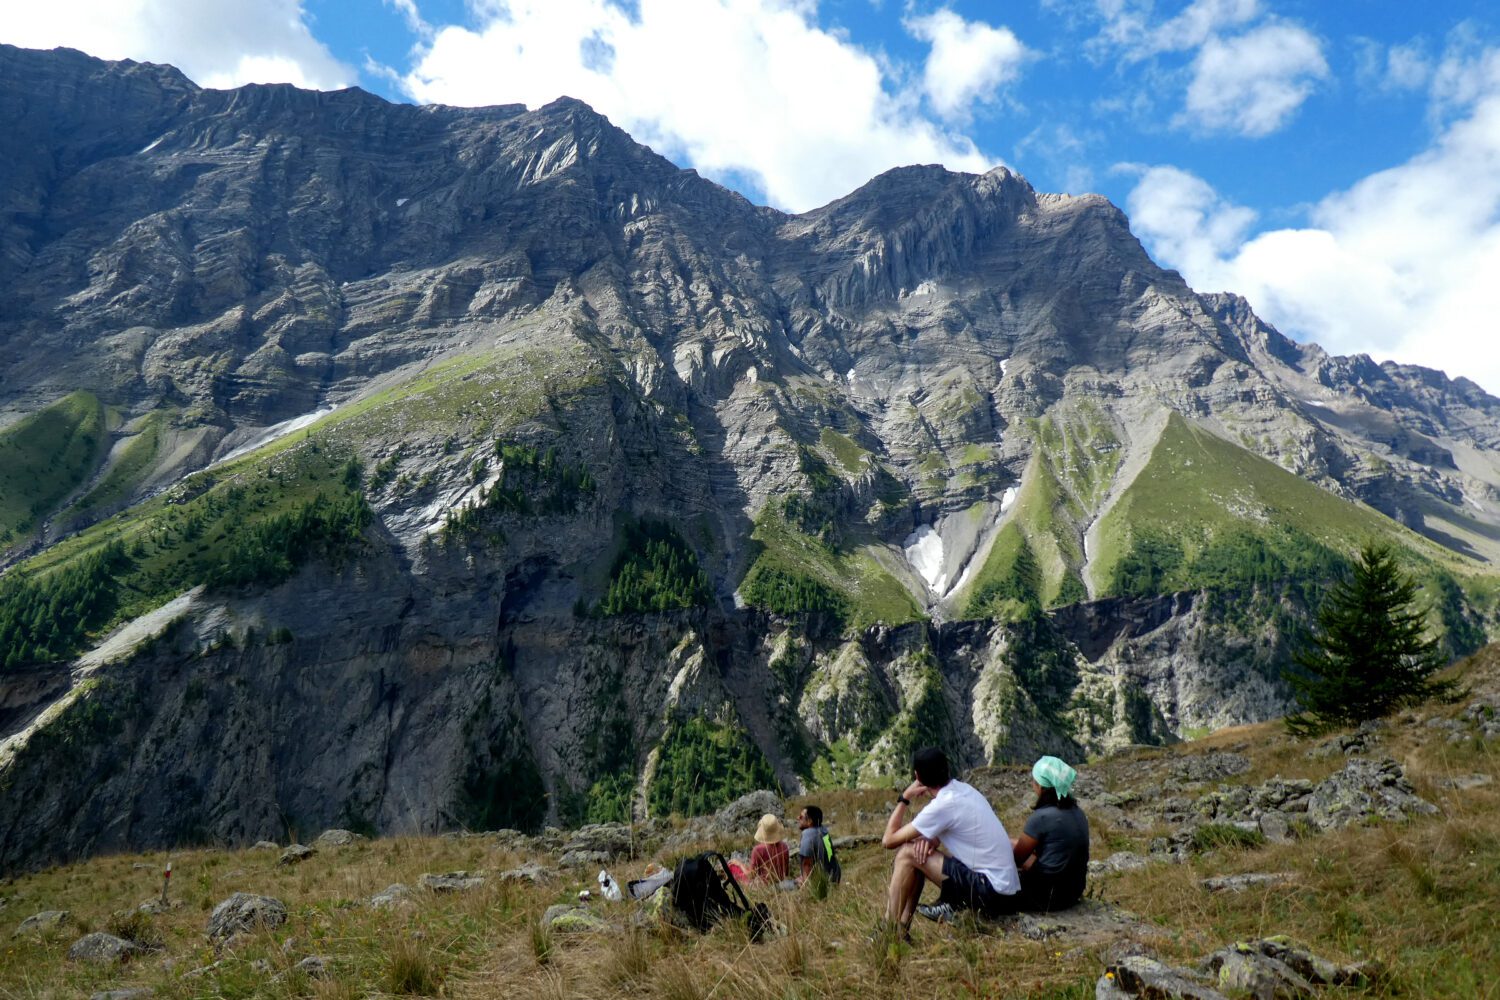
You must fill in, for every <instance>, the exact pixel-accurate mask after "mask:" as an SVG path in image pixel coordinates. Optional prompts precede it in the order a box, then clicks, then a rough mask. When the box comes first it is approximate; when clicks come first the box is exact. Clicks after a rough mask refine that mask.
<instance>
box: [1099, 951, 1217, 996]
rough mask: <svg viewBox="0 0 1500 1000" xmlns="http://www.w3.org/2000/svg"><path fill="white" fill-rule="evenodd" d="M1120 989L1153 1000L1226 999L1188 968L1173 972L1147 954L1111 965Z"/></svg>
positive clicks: (1170, 968)
mask: <svg viewBox="0 0 1500 1000" xmlns="http://www.w3.org/2000/svg"><path fill="white" fill-rule="evenodd" d="M1109 972H1112V973H1114V981H1115V983H1116V986H1117V988H1118V989H1119V990H1120V991H1121V992H1123V993H1124V994H1125V995H1126V996H1130V997H1150V998H1152V1000H1227V998H1226V997H1225V996H1224V994H1222V993H1220V992H1219V991H1218V990H1216V989H1213V988H1211V987H1209V986H1206V985H1204V984H1203V983H1201V982H1199V981H1198V979H1197V977H1196V976H1195V975H1194V974H1193V973H1192V972H1189V971H1188V970H1186V969H1174V968H1172V967H1171V966H1169V965H1163V964H1162V963H1161V962H1158V961H1156V960H1155V959H1151V958H1147V957H1146V956H1145V955H1132V956H1130V957H1129V958H1125V959H1122V960H1120V961H1119V962H1118V963H1116V964H1114V965H1112V966H1110V968H1109Z"/></svg>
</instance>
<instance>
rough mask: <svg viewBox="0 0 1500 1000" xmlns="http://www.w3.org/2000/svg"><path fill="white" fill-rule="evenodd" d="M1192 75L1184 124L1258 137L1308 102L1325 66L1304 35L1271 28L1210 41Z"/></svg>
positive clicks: (1294, 29)
mask: <svg viewBox="0 0 1500 1000" xmlns="http://www.w3.org/2000/svg"><path fill="white" fill-rule="evenodd" d="M1192 72H1193V79H1192V82H1191V83H1189V84H1188V89H1187V105H1186V110H1185V112H1184V115H1183V120H1185V121H1187V122H1189V123H1191V124H1194V125H1198V126H1201V127H1204V128H1207V129H1211V130H1218V131H1232V132H1238V133H1240V134H1241V135H1246V136H1263V135H1269V134H1271V133H1272V132H1275V131H1276V130H1277V129H1279V128H1281V126H1282V125H1284V124H1285V123H1286V121H1287V119H1288V118H1290V117H1291V115H1292V114H1293V112H1295V111H1296V110H1297V108H1299V107H1300V106H1301V105H1302V102H1303V101H1305V100H1307V98H1308V96H1309V95H1311V94H1312V92H1313V88H1314V87H1315V85H1316V84H1317V82H1318V81H1319V80H1322V79H1325V78H1326V77H1327V76H1328V63H1327V61H1326V60H1325V59H1324V58H1323V48H1322V46H1321V45H1320V44H1319V43H1318V40H1317V39H1316V38H1314V37H1313V36H1312V34H1311V33H1310V32H1308V31H1307V30H1306V29H1304V28H1301V27H1298V26H1297V25H1293V24H1282V23H1274V24H1264V25H1261V26H1260V27H1258V28H1254V29H1252V30H1250V31H1248V32H1246V33H1245V34H1243V35H1237V36H1235V37H1233V38H1227V39H1226V38H1219V37H1217V36H1215V37H1210V38H1209V39H1208V40H1207V41H1205V42H1204V43H1203V46H1202V48H1200V49H1199V50H1198V55H1197V57H1196V58H1195V59H1194V60H1193V67H1192Z"/></svg>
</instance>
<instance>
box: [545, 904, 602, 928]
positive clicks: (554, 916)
mask: <svg viewBox="0 0 1500 1000" xmlns="http://www.w3.org/2000/svg"><path fill="white" fill-rule="evenodd" d="M542 926H543V927H546V928H549V929H551V930H554V931H557V932H558V933H560V934H577V933H584V932H590V931H603V930H608V929H609V924H608V923H606V922H605V921H604V919H603V918H602V917H600V916H599V915H598V914H596V913H594V912H593V911H592V910H590V909H589V908H588V907H586V906H573V905H570V904H568V903H558V904H556V905H555V906H549V907H547V912H546V913H544V914H542Z"/></svg>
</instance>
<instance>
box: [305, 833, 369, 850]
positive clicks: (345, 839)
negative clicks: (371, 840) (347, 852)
mask: <svg viewBox="0 0 1500 1000" xmlns="http://www.w3.org/2000/svg"><path fill="white" fill-rule="evenodd" d="M364 839H365V838H364V837H361V836H360V835H359V834H357V833H354V832H352V831H350V830H324V831H323V832H322V833H320V834H319V835H318V839H317V840H315V841H313V844H314V845H316V846H317V847H348V846H349V845H350V844H354V843H357V842H359V841H361V840H364Z"/></svg>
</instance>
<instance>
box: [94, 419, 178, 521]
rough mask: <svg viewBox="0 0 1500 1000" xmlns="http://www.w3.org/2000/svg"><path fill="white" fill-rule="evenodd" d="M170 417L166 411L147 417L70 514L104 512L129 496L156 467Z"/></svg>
mask: <svg viewBox="0 0 1500 1000" xmlns="http://www.w3.org/2000/svg"><path fill="white" fill-rule="evenodd" d="M171 417H172V411H169V410H157V411H155V412H153V413H149V414H147V415H146V416H145V417H144V418H143V419H142V420H141V425H140V427H139V428H138V429H137V430H136V432H135V434H134V435H133V436H132V437H131V438H130V440H129V441H128V442H127V443H126V444H125V447H124V448H123V449H122V450H121V452H120V457H119V458H118V459H117V460H116V461H115V463H114V465H113V466H111V467H110V468H109V471H108V472H106V473H105V474H104V478H103V479H101V480H100V481H99V482H98V484H96V485H95V486H94V488H93V489H91V490H89V491H88V493H86V494H84V495H83V496H82V497H81V498H80V499H79V500H78V502H77V503H75V504H74V505H73V508H72V510H73V512H74V513H77V514H88V513H92V512H93V511H96V510H103V509H105V508H108V507H111V506H113V505H114V504H117V503H119V502H120V501H121V500H124V499H125V498H126V497H128V496H130V494H131V493H133V492H134V491H135V489H136V487H138V486H139V485H140V484H141V482H142V480H144V479H145V478H146V476H147V475H148V474H150V472H151V470H152V467H153V466H154V465H155V463H156V458H157V455H158V454H159V453H160V450H161V442H162V435H163V433H164V431H165V427H166V424H167V421H168V420H170V419H171Z"/></svg>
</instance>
